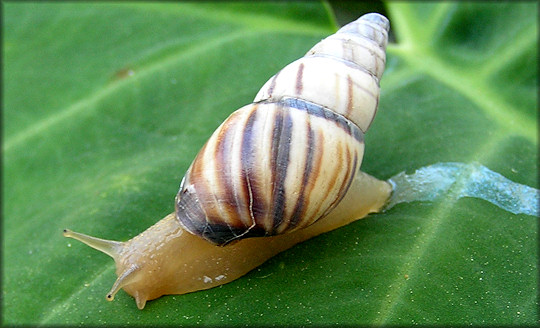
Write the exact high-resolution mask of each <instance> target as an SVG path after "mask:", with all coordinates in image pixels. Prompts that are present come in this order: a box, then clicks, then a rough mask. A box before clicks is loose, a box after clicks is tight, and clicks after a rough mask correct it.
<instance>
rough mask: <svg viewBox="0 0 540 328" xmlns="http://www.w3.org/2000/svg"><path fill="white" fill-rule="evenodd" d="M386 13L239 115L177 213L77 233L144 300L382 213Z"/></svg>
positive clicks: (237, 271)
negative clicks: (121, 231)
mask: <svg viewBox="0 0 540 328" xmlns="http://www.w3.org/2000/svg"><path fill="white" fill-rule="evenodd" d="M388 30H389V22H388V20H387V19H386V18H385V17H384V16H382V15H380V14H376V13H371V14H366V15H363V16H362V17H360V18H359V19H357V20H356V21H354V22H352V23H349V24H347V25H345V26H344V27H342V28H341V29H340V30H339V31H338V32H336V33H335V34H333V35H331V36H329V37H327V38H326V39H324V40H322V41H320V42H319V43H317V44H316V45H315V46H314V47H313V48H312V49H311V50H309V51H308V52H307V54H306V55H305V56H304V57H302V58H300V59H298V60H296V61H294V62H292V63H291V64H289V65H287V66H286V67H285V68H283V69H282V70H281V71H279V72H278V73H277V74H276V75H274V76H273V77H271V78H270V79H269V80H268V81H267V82H266V84H264V86H263V87H262V88H261V90H260V91H259V93H258V94H257V95H256V97H255V99H254V101H253V102H252V103H251V104H248V105H246V106H244V107H242V108H240V109H238V110H236V111H235V112H233V113H232V114H231V115H230V116H229V117H228V118H227V119H226V120H225V121H224V122H223V123H222V124H221V125H220V126H219V127H218V128H217V130H216V131H215V132H214V133H213V134H212V136H211V137H210V139H209V140H208V141H207V142H206V144H205V145H204V146H203V147H202V149H201V150H200V152H199V153H198V154H197V156H196V158H195V159H194V161H193V162H192V164H191V166H190V167H189V168H188V170H187V172H186V174H185V176H184V178H183V179H182V181H181V183H180V189H179V191H178V194H177V195H176V197H175V212H174V213H171V214H169V215H167V216H166V217H165V218H163V219H162V220H161V221H159V222H157V223H156V224H155V225H153V226H151V227H150V228H148V229H147V230H146V231H144V232H143V233H141V234H139V235H138V236H135V237H134V238H133V239H131V240H129V241H126V242H118V241H111V240H104V239H99V238H95V237H90V236H87V235H84V234H80V233H76V232H73V231H70V230H67V229H66V230H64V236H66V237H70V238H74V239H77V240H79V241H81V242H83V243H85V244H87V245H88V246H90V247H93V248H95V249H97V250H99V251H102V252H103V253H105V254H107V255H109V256H111V257H112V258H113V259H114V261H115V263H116V274H117V276H118V278H117V280H116V281H115V283H114V284H113V286H112V288H111V290H110V292H109V293H108V294H107V296H106V298H107V299H108V300H113V298H114V296H115V294H116V293H117V292H118V291H119V290H120V289H122V288H123V289H124V290H125V291H126V292H127V293H128V294H130V295H132V296H133V297H134V298H135V300H136V303H137V307H138V308H139V309H143V308H144V306H145V304H146V302H147V301H148V300H152V299H156V298H158V297H160V296H162V295H167V294H184V293H189V292H193V291H198V290H203V289H208V288H211V287H215V286H219V285H222V284H225V283H228V282H230V281H232V280H235V279H237V278H238V277H240V276H242V275H244V274H246V273H247V272H249V271H251V270H252V269H253V268H255V267H257V266H259V265H260V264H262V263H263V262H265V261H266V260H267V259H269V258H270V257H272V256H274V255H275V254H277V253H279V252H281V251H283V250H285V249H288V248H290V247H292V246H293V245H295V244H297V243H299V242H301V241H304V240H306V239H309V238H311V237H313V236H316V235H319V234H321V233H324V232H327V231H330V230H333V229H336V228H338V227H341V226H344V225H346V224H348V223H350V222H353V221H355V220H357V219H359V218H361V217H364V216H366V215H367V214H369V213H372V212H377V211H379V210H380V209H381V208H382V207H383V206H384V204H385V202H386V201H387V199H388V197H389V195H390V193H391V189H392V188H391V186H390V184H389V183H387V182H385V181H381V180H378V179H376V178H374V177H372V176H370V175H368V174H366V173H363V172H362V171H360V170H359V168H360V164H361V162H362V157H363V153H364V133H365V132H366V131H367V129H368V128H369V126H370V124H371V122H372V120H373V118H374V116H375V112H376V109H377V105H378V98H379V80H380V78H381V76H382V73H383V70H384V64H385V49H386V44H387V36H388Z"/></svg>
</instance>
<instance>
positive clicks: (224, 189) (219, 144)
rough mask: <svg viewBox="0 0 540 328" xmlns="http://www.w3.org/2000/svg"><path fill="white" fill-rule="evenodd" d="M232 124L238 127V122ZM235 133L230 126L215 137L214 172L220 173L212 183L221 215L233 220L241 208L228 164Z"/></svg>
mask: <svg viewBox="0 0 540 328" xmlns="http://www.w3.org/2000/svg"><path fill="white" fill-rule="evenodd" d="M233 124H235V125H238V122H233ZM235 132H236V129H234V128H231V125H229V128H223V129H220V130H219V133H218V134H217V135H216V139H217V140H216V143H215V148H214V158H215V161H214V163H215V170H216V172H220V175H219V177H218V178H217V179H215V180H214V181H213V182H214V187H213V194H214V198H215V200H216V203H217V205H218V207H219V208H220V212H221V214H222V215H227V217H228V218H233V220H234V218H235V217H236V211H237V209H238V208H241V207H240V205H241V204H239V203H238V199H237V197H235V193H234V186H233V184H232V181H231V180H232V179H233V178H234V174H233V172H232V171H231V165H230V163H229V162H228V161H229V160H231V159H230V156H231V154H232V147H233V142H234V133H235ZM218 196H219V197H218ZM227 221H230V220H227ZM233 224H234V222H233Z"/></svg>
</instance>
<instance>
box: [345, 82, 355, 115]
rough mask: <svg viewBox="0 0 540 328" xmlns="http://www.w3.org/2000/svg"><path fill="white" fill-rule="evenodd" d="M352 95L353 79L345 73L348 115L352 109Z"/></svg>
mask: <svg viewBox="0 0 540 328" xmlns="http://www.w3.org/2000/svg"><path fill="white" fill-rule="evenodd" d="M353 98H354V95H353V81H352V78H351V75H350V74H347V111H346V112H345V113H346V116H347V117H348V116H350V115H351V113H352V111H353V103H354V100H353Z"/></svg>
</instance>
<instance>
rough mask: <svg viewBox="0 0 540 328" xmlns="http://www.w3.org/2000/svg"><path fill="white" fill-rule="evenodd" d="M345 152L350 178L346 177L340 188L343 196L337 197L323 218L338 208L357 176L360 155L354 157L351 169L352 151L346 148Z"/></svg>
mask: <svg viewBox="0 0 540 328" xmlns="http://www.w3.org/2000/svg"><path fill="white" fill-rule="evenodd" d="M345 150H346V152H345V154H346V157H347V158H346V161H345V163H346V164H347V166H348V169H347V172H348V173H347V174H348V176H346V177H345V178H344V179H343V182H342V184H341V186H340V188H339V190H341V191H342V192H341V194H340V195H338V197H336V199H335V200H334V201H333V202H332V204H330V206H329V207H328V209H327V210H326V211H325V212H324V214H323V216H325V215H326V214H328V213H330V211H331V210H333V209H334V207H336V206H337V204H339V202H341V200H342V199H343V197H344V196H345V194H346V191H347V190H349V187H350V186H351V183H352V181H353V180H354V177H355V176H356V171H357V165H358V155H357V154H356V153H354V154H353V155H352V157H353V158H352V160H353V163H352V167H349V165H350V163H351V153H350V150H349V149H348V148H346V149H345Z"/></svg>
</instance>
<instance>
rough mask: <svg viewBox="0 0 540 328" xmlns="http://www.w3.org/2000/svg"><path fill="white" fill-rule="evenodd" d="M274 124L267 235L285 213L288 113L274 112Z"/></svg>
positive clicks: (288, 133) (289, 133)
mask: <svg viewBox="0 0 540 328" xmlns="http://www.w3.org/2000/svg"><path fill="white" fill-rule="evenodd" d="M275 122H276V124H275V126H274V131H273V138H272V147H271V149H272V152H273V155H272V160H273V163H271V168H272V176H273V177H274V178H273V182H274V183H273V188H272V206H273V211H272V215H270V216H269V218H270V219H271V220H272V224H271V225H270V226H272V227H273V228H272V230H271V231H268V232H269V234H275V232H276V230H277V228H278V227H279V226H280V225H281V223H282V221H283V214H284V213H285V206H286V201H287V200H286V199H285V196H286V194H285V178H286V176H287V168H288V166H289V151H290V142H291V135H292V124H293V122H292V118H291V116H290V114H289V111H281V110H280V111H277V112H276V120H275ZM265 226H266V225H265Z"/></svg>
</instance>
